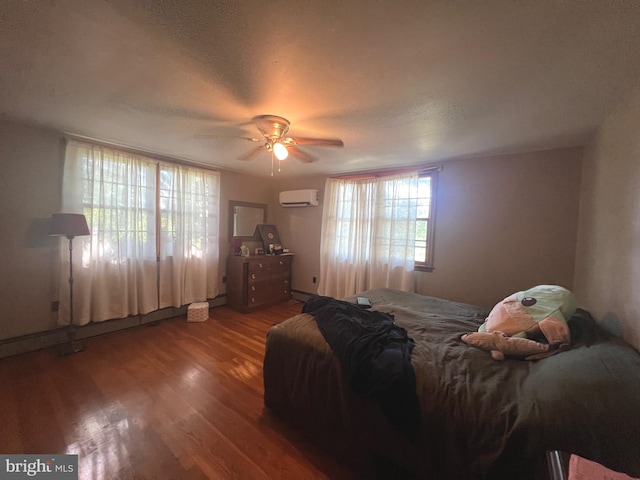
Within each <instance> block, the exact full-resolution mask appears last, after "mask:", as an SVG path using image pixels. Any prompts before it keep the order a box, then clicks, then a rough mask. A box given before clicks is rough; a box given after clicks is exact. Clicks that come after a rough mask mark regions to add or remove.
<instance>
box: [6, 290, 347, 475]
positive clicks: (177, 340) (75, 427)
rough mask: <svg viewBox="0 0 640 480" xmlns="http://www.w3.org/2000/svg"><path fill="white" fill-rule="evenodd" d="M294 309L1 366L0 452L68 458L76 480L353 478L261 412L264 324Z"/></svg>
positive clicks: (168, 323) (179, 326)
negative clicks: (74, 461) (74, 459)
mask: <svg viewBox="0 0 640 480" xmlns="http://www.w3.org/2000/svg"><path fill="white" fill-rule="evenodd" d="M301 305H302V304H301V303H299V302H296V301H294V300H292V301H290V302H288V303H285V304H281V305H277V306H275V307H271V308H268V309H265V310H262V311H258V312H252V313H249V314H241V313H238V312H235V311H233V310H231V309H229V308H227V307H216V308H213V309H211V315H210V319H209V320H208V321H206V322H203V323H187V321H186V317H177V318H174V319H171V320H165V321H163V322H161V323H160V324H159V325H157V326H154V327H150V326H145V327H138V328H134V329H131V330H127V331H123V332H118V333H114V334H110V335H106V336H103V337H99V338H94V339H91V340H89V341H87V342H86V350H85V351H84V352H81V353H77V354H73V355H70V356H64V357H60V356H58V355H57V351H56V350H54V349H46V350H41V351H38V352H32V353H28V354H24V355H19V356H15V357H10V358H5V359H2V360H0V426H1V427H0V428H1V434H0V453H24V454H29V453H33V454H44V453H68V454H77V455H78V463H79V468H78V469H79V478H81V479H95V480H99V479H116V478H120V479H203V478H214V479H227V478H238V479H267V478H268V479H277V478H287V479H298V478H300V479H303V478H304V479H311V478H313V479H316V478H318V479H320V478H331V479H341V478H345V479H346V478H354V476H353V475H352V472H351V471H350V470H349V469H348V468H347V467H345V466H343V465H340V464H339V463H337V462H336V461H335V460H334V459H333V458H332V457H330V456H328V455H326V454H325V453H324V452H322V451H320V450H318V449H317V448H316V447H315V446H313V445H312V444H311V443H309V442H308V441H306V440H305V439H304V438H303V437H302V436H301V435H300V434H299V433H298V432H296V431H295V430H294V429H291V428H289V427H288V426H287V425H286V424H284V423H283V422H281V421H280V420H279V419H278V418H277V417H275V416H273V415H271V414H270V413H269V411H268V410H266V409H265V408H264V406H263V399H262V395H263V385H262V360H263V355H264V340H265V335H266V332H267V330H268V329H269V327H270V326H271V325H272V324H274V323H278V322H280V321H282V320H285V319H287V318H289V317H291V316H293V315H295V314H297V313H299V312H300V308H301Z"/></svg>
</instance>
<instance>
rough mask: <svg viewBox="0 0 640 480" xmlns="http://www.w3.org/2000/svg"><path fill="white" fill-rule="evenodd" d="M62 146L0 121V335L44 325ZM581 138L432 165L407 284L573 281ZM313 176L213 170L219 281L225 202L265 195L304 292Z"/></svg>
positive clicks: (471, 288) (447, 293) (465, 296)
mask: <svg viewBox="0 0 640 480" xmlns="http://www.w3.org/2000/svg"><path fill="white" fill-rule="evenodd" d="M62 155H63V148H62V143H61V136H60V135H59V134H57V133H55V132H51V131H48V130H44V129H41V128H37V127H30V126H26V125H20V124H16V123H10V122H2V123H1V124H0V161H1V165H2V168H1V169H0V201H1V202H2V206H3V208H2V209H1V210H0V212H1V213H0V215H2V217H1V218H0V221H2V223H1V225H2V230H1V231H0V248H1V249H2V252H3V255H4V263H3V269H2V273H3V275H2V276H1V277H0V308H1V310H0V311H2V315H1V316H0V339H5V338H11V337H16V336H20V335H24V334H28V333H35V332H41V331H45V330H50V329H52V328H54V327H55V315H54V314H52V313H51V311H50V310H51V301H52V300H55V298H56V287H55V285H56V279H57V265H58V257H57V245H58V242H59V240H58V239H56V238H51V237H48V236H47V234H46V233H47V232H46V230H47V227H48V219H49V218H50V216H51V214H52V213H54V212H57V211H59V205H60V178H61V175H62V168H61V167H62ZM580 156H581V150H580V149H564V150H556V151H548V152H537V153H530V154H523V155H508V156H501V157H491V158H476V159H466V160H453V161H450V162H447V163H446V164H445V168H444V169H443V171H442V173H441V175H440V190H439V198H438V209H439V212H438V215H439V216H438V224H437V230H436V250H435V255H436V257H435V259H436V270H435V271H434V272H432V273H421V274H418V275H417V281H416V286H417V291H418V292H419V293H423V294H427V295H435V296H441V297H444V298H451V299H454V300H459V301H465V302H469V303H476V304H480V305H486V306H491V305H492V304H493V303H495V302H496V301H498V300H500V299H501V298H502V297H504V296H505V295H507V294H509V293H511V292H512V291H515V290H517V289H520V288H526V287H528V286H531V285H534V284H537V283H545V282H548V283H559V284H563V285H565V286H567V287H568V288H572V287H573V284H572V281H573V259H574V257H575V252H574V246H575V240H576V217H577V205H578V200H577V199H578V188H579V182H580V179H579V173H580ZM324 182H325V178H324V177H322V176H312V177H298V178H286V179H282V178H278V177H274V178H272V179H271V178H268V179H265V178H264V177H252V176H248V175H243V174H238V173H234V172H228V171H223V172H221V187H222V188H221V206H222V211H221V221H220V254H221V259H222V261H221V268H220V280H219V281H220V284H219V287H220V292H221V293H224V292H225V291H226V288H225V287H226V285H224V284H223V283H222V277H223V276H224V275H225V274H226V268H225V259H226V255H227V253H228V246H229V232H228V203H229V200H243V201H249V202H256V203H267V204H268V205H269V218H268V222H269V223H274V224H275V225H277V227H278V230H279V232H280V235H281V238H282V243H283V244H284V246H286V247H289V248H290V249H291V250H292V251H293V252H295V253H296V256H295V259H294V263H293V283H292V287H293V288H294V289H295V290H299V291H303V292H309V293H315V292H316V289H317V283H316V284H314V283H313V277H316V278H317V279H319V275H320V268H319V251H320V228H321V222H322V206H321V205H322V200H323V198H324ZM300 188H315V189H318V190H319V191H320V200H321V205H320V206H319V207H306V208H283V207H280V206H279V204H278V192H280V191H281V190H291V189H300Z"/></svg>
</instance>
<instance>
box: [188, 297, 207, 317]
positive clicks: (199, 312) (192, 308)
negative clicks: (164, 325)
mask: <svg viewBox="0 0 640 480" xmlns="http://www.w3.org/2000/svg"><path fill="white" fill-rule="evenodd" d="M208 319H209V302H197V303H192V304H191V305H189V307H187V322H204V321H206V320H208Z"/></svg>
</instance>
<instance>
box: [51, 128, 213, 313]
mask: <svg viewBox="0 0 640 480" xmlns="http://www.w3.org/2000/svg"><path fill="white" fill-rule="evenodd" d="M63 182H64V185H63V208H64V209H65V210H66V211H69V212H78V213H79V212H82V213H84V214H85V216H86V217H87V223H88V225H89V230H90V232H91V235H90V236H87V237H79V238H78V239H77V241H76V243H77V245H78V247H80V248H78V250H79V251H80V252H81V254H82V259H81V265H82V267H83V268H82V269H79V271H77V274H76V272H74V274H76V275H77V277H78V278H77V279H78V281H77V282H75V283H74V311H78V312H79V315H78V318H77V320H78V322H77V323H79V324H84V323H88V322H89V321H101V320H108V319H112V318H123V317H126V316H128V315H136V314H141V313H148V312H150V311H153V310H157V309H159V308H164V307H168V306H173V307H180V306H182V305H186V304H188V303H193V302H196V301H205V300H207V299H209V298H214V297H215V296H216V295H217V293H218V291H217V288H218V279H217V277H218V263H219V258H218V257H219V252H218V246H219V245H218V244H219V241H218V231H219V202H220V174H219V172H215V171H211V170H206V169H202V168H194V167H190V166H185V165H181V164H178V163H171V162H166V161H160V160H156V159H154V158H150V157H146V156H144V155H138V154H133V153H130V152H127V151H121V150H117V149H114V148H109V147H105V146H101V145H93V144H88V143H84V142H78V141H75V140H69V141H68V142H67V148H66V154H65V167H64V180H63ZM61 248H62V247H61ZM61 253H62V254H64V252H61ZM61 258H62V259H64V256H63V255H62V256H61ZM79 260H80V258H79ZM63 261H64V260H63ZM79 263H80V262H79ZM62 271H63V272H64V268H63V269H62ZM66 283H67V282H66V280H65V279H64V276H61V280H60V289H61V308H63V309H64V308H65V307H67V306H66V305H64V299H65V294H64V290H65V289H66V288H67V285H66ZM76 292H77V295H76ZM76 309H77V310H76ZM74 320H76V319H75V318H74Z"/></svg>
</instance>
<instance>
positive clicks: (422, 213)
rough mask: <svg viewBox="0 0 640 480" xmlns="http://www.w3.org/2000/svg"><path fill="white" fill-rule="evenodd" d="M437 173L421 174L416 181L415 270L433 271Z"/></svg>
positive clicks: (431, 171) (432, 171)
mask: <svg viewBox="0 0 640 480" xmlns="http://www.w3.org/2000/svg"><path fill="white" fill-rule="evenodd" d="M437 175H438V173H437V171H436V170H429V171H426V172H422V173H421V174H420V177H419V179H418V211H417V215H416V240H415V242H416V243H415V269H416V270H419V271H431V270H433V243H434V235H433V233H434V225H435V210H436V209H435V203H436V202H435V197H436V195H435V192H436V184H437Z"/></svg>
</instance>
